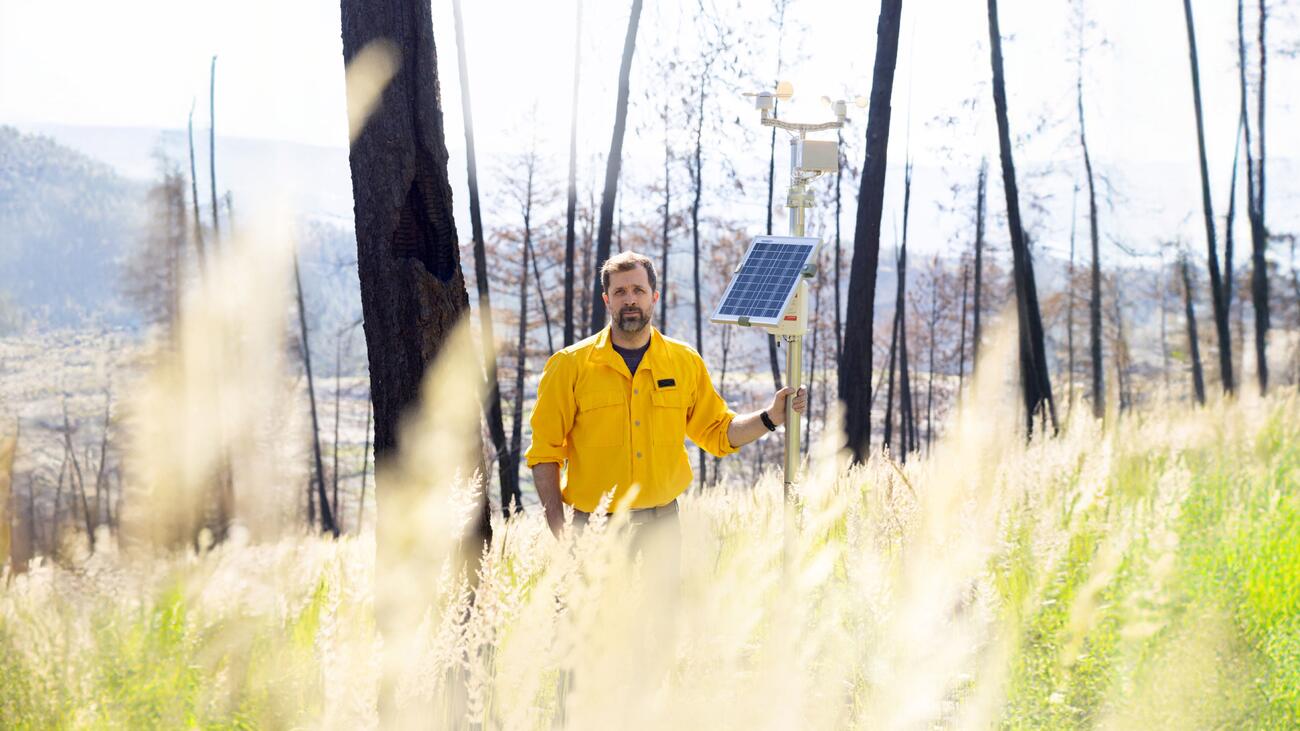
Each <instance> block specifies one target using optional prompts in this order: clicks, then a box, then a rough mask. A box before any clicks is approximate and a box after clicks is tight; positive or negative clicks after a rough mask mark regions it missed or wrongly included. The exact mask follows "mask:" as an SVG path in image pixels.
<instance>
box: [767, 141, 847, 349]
mask: <svg viewBox="0 0 1300 731" xmlns="http://www.w3.org/2000/svg"><path fill="white" fill-rule="evenodd" d="M773 131H774V132H775V131H776V130H775V129H773ZM843 148H844V130H843V128H840V129H836V130H835V150H836V152H835V154H836V155H838V156H839V164H838V165H836V166H835V367H836V368H839V367H840V364H841V361H842V360H843V359H844V322H843V320H842V318H841V312H842V310H843V307H842V306H841V304H840V289H841V287H840V269H842V268H843V267H842V266H841V265H840V211H841V208H842V206H841V204H840V178H841V177H842V175H843V172H844V163H845V162H846V160H845V159H844V153H843V152H842V150H843ZM771 209H772V206H771V205H770V204H769V205H768V210H769V211H770V210H771ZM768 215H771V214H770V213H769V214H768Z"/></svg>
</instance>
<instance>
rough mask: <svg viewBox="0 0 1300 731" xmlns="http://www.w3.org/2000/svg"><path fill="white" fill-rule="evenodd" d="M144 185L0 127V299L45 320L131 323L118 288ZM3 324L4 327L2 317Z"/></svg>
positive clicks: (32, 317) (56, 322) (40, 140)
mask: <svg viewBox="0 0 1300 731" xmlns="http://www.w3.org/2000/svg"><path fill="white" fill-rule="evenodd" d="M143 196H144V186H143V185H141V184H140V183H136V182H132V181H129V180H127V179H126V178H124V177H122V176H121V175H119V174H118V173H117V172H115V171H114V170H113V169H112V168H111V167H109V166H108V165H105V164H103V163H101V162H97V161H95V160H93V159H91V158H90V157H88V156H86V155H84V154H82V153H79V152H76V151H73V150H71V149H68V148H67V147H64V146H62V145H59V144H57V143H56V142H54V141H53V140H51V139H49V138H48V137H42V136H37V135H28V134H23V133H21V132H19V131H18V130H16V129H14V128H13V127H5V126H0V303H4V306H5V307H6V308H7V309H8V310H9V311H10V315H9V317H8V318H5V319H9V320H11V321H12V320H13V319H15V318H14V317H13V313H14V311H17V312H18V313H19V316H20V318H21V319H22V320H26V321H35V322H38V323H41V324H44V325H50V326H69V325H79V324H85V323H88V322H100V323H102V324H129V323H130V322H132V321H133V318H132V315H131V312H130V310H129V308H128V307H127V306H126V304H125V302H124V300H123V298H122V296H121V294H120V293H119V287H118V271H119V267H120V265H121V262H122V258H123V253H124V251H125V249H124V248H123V245H124V244H125V243H126V242H129V241H132V240H134V239H135V238H136V237H137V236H138V235H139V231H140V227H141V223H142V220H143V207H142V201H143ZM11 324H12V323H11Z"/></svg>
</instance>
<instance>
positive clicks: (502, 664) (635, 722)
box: [0, 331, 1300, 729]
mask: <svg viewBox="0 0 1300 731" xmlns="http://www.w3.org/2000/svg"><path fill="white" fill-rule="evenodd" d="M1011 334H1012V333H1010V332H1005V333H1002V334H999V335H997V336H995V337H994V338H992V339H990V340H989V341H988V342H987V343H986V346H987V347H985V348H982V355H983V357H984V361H983V362H982V363H981V367H980V369H979V370H978V371H977V372H978V373H979V376H978V378H977V381H976V383H975V384H974V385H973V386H971V389H972V390H970V391H969V392H968V393H967V394H965V395H964V398H963V404H964V410H963V411H962V412H960V413H958V414H956V415H954V416H953V419H954V421H953V423H952V424H951V426H950V428H948V429H947V430H946V431H945V433H946V435H947V436H946V437H945V438H944V439H942V440H940V441H939V442H937V443H936V444H935V446H934V449H933V451H932V453H931V454H930V455H929V456H927V457H925V458H922V459H918V460H913V461H911V462H909V464H908V465H906V467H903V466H901V465H899V464H898V463H896V462H894V461H893V460H891V459H889V458H888V456H887V455H883V454H877V455H875V456H873V457H872V458H871V459H870V460H869V461H868V462H867V463H866V464H865V465H861V466H857V467H855V468H853V469H852V470H843V469H842V468H841V462H840V459H842V458H841V456H840V455H835V454H833V453H832V452H833V449H832V448H827V447H826V446H825V445H818V448H815V449H813V450H812V457H811V459H810V461H809V464H808V468H807V470H806V472H805V475H806V476H805V478H804V481H803V483H802V484H800V485H799V486H798V490H797V492H796V494H795V498H796V502H795V505H796V509H795V511H794V517H795V523H794V526H795V527H796V528H797V533H795V534H794V535H793V539H794V540H793V541H792V542H791V544H792V549H791V551H790V552H789V553H788V554H786V553H785V551H784V549H783V541H782V532H783V531H784V530H786V529H787V528H788V527H789V526H787V525H786V524H785V515H786V506H785V501H784V500H783V497H782V485H781V482H780V479H781V478H780V475H779V474H777V473H776V472H772V471H769V472H768V473H767V474H765V475H764V476H763V477H762V478H761V479H760V480H759V481H758V483H757V484H744V483H740V482H736V481H732V482H727V483H724V484H722V485H720V486H718V487H717V488H716V489H710V490H708V491H698V492H691V493H688V494H687V495H685V496H684V497H683V498H682V509H681V520H680V523H681V543H680V548H681V550H680V556H681V563H680V574H679V575H680V579H681V580H680V586H674V585H673V583H672V582H665V580H664V575H665V574H664V568H665V566H669V565H671V559H670V557H669V556H668V555H666V554H665V553H658V552H656V551H654V550H653V549H649V548H647V545H648V543H647V541H648V539H647V538H646V536H645V535H644V533H639V532H638V530H637V528H636V526H632V525H629V520H628V518H627V516H626V515H625V514H619V513H617V512H616V513H614V514H612V515H610V516H605V515H602V514H600V513H601V512H602V511H604V510H606V509H608V508H609V507H610V505H609V498H608V497H607V499H606V501H605V502H604V504H603V505H602V509H601V511H598V513H597V514H596V515H593V516H592V519H591V521H590V522H589V524H588V525H587V526H586V528H585V529H582V530H577V529H576V528H574V529H571V530H569V531H568V532H567V533H566V534H565V535H564V536H563V537H562V539H560V540H556V539H555V538H553V537H552V535H551V533H550V531H549V530H548V529H547V528H546V525H545V523H544V522H543V520H542V517H541V516H540V515H537V514H525V515H522V516H514V517H511V518H510V519H509V520H503V519H501V518H500V517H498V518H496V521H497V522H496V525H495V529H494V531H493V542H492V544H491V545H490V546H488V547H487V548H486V550H485V551H484V553H483V554H482V556H481V562H480V563H479V566H478V569H477V572H476V574H475V576H473V577H470V576H467V575H466V574H465V573H464V570H463V565H464V564H463V563H462V562H461V561H460V560H458V557H457V550H458V547H459V545H460V543H459V540H458V536H459V535H460V533H461V532H462V531H463V530H464V526H465V523H466V522H467V518H468V516H469V515H470V514H472V512H473V510H475V509H476V508H475V507H474V506H476V505H477V500H478V498H477V496H476V495H475V494H474V491H475V490H476V489H481V488H479V487H478V481H477V479H476V477H475V476H474V475H472V473H471V472H470V470H471V469H472V466H473V465H474V463H475V462H476V460H475V459H474V455H473V454H472V451H473V434H474V429H477V428H478V423H479V422H478V420H479V411H478V409H479V407H478V404H479V400H478V398H479V394H478V392H477V390H476V389H477V388H478V384H479V383H480V382H481V374H480V373H479V371H478V370H477V365H476V364H475V362H474V355H475V352H476V351H475V350H474V349H473V348H472V347H471V346H470V345H469V344H468V343H466V342H465V341H464V339H463V338H464V333H463V331H458V332H457V334H456V337H455V338H454V339H453V340H452V341H450V342H449V343H448V345H447V348H446V350H445V357H444V358H443V359H441V360H440V361H439V362H438V363H437V364H436V365H435V367H434V368H432V369H431V371H430V373H429V375H428V380H427V382H426V385H425V390H424V395H425V397H424V400H423V402H422V403H423V406H422V407H421V408H420V409H419V410H418V411H417V412H415V413H413V414H412V416H411V418H410V419H409V420H408V421H407V423H406V426H405V429H404V430H403V432H402V436H401V440H400V447H401V450H400V452H399V454H398V456H396V457H394V458H393V460H392V461H390V462H388V463H386V464H385V465H382V466H381V469H382V470H383V474H382V477H381V479H382V480H383V487H382V488H381V494H380V502H381V505H382V507H381V511H380V522H379V525H378V531H379V532H378V535H377V538H378V540H379V541H381V542H383V550H382V551H381V552H379V554H378V555H379V556H380V557H381V558H383V557H394V559H393V560H391V561H381V562H380V563H379V564H376V562H375V555H376V554H375V547H376V546H375V544H373V543H371V542H370V540H369V537H368V536H364V535H363V536H361V537H356V538H352V537H349V538H344V539H342V540H340V541H333V540H328V539H323V538H321V537H318V536H310V535H302V534H298V535H290V536H287V537H285V538H283V539H281V540H279V541H273V542H260V543H254V542H246V541H242V540H232V541H227V542H225V543H223V544H220V545H218V546H216V547H215V548H214V549H213V550H211V551H209V552H206V553H203V554H201V555H197V556H196V555H193V554H189V555H181V554H178V553H167V554H149V553H146V552H121V553H118V554H110V553H107V552H106V553H105V554H98V553H97V554H96V557H95V559H94V560H93V561H92V562H90V563H87V564H84V565H80V566H75V567H56V566H51V565H48V564H45V565H37V566H35V567H34V568H33V570H32V572H31V573H30V574H28V575H23V576H17V577H15V578H14V580H13V582H12V585H11V587H10V588H9V589H8V590H6V591H4V592H0V727H4V728H9V727H23V726H29V727H74V728H75V727H102V726H126V727H136V726H148V725H172V726H181V725H200V726H203V725H227V726H234V725H248V726H267V727H284V726H299V727H321V728H371V727H374V726H375V725H376V724H377V723H378V722H379V719H378V715H377V712H376V709H377V706H378V698H379V696H380V689H381V687H382V683H383V681H382V677H383V676H384V674H385V673H397V674H398V675H399V678H400V682H398V683H397V689H396V697H397V699H398V702H399V703H398V710H399V718H398V719H397V720H398V723H399V725H400V724H403V723H404V724H405V725H410V726H418V727H430V726H433V727H445V728H520V727H526V728H536V727H571V728H589V727H596V726H604V725H617V726H618V727H619V728H629V729H639V728H665V727H669V728H675V727H688V728H697V727H707V728H721V729H728V728H735V729H741V728H744V729H748V728H756V727H757V728H770V727H780V728H788V727H798V728H851V729H866V728H898V727H944V728H971V729H975V728H988V727H990V726H995V725H996V726H1005V727H1012V728H1067V727H1080V726H1085V727H1100V728H1133V727H1150V728H1199V727H1228V728H1278V729H1283V728H1295V727H1296V726H1297V724H1300V690H1297V689H1300V663H1298V662H1297V661H1296V658H1297V657H1300V621H1298V620H1297V619H1296V618H1297V617H1300V398H1297V396H1295V395H1294V394H1292V395H1283V394H1274V395H1272V396H1270V397H1268V398H1257V397H1251V396H1249V395H1246V394H1243V395H1242V396H1241V397H1240V398H1237V399H1230V400H1222V401H1219V402H1214V403H1211V404H1210V405H1208V406H1206V407H1201V408H1185V407H1179V408H1176V409H1168V410H1160V411H1151V412H1148V411H1140V410H1132V411H1128V412H1125V414H1124V416H1123V418H1121V419H1119V420H1116V421H1113V422H1109V423H1106V424H1104V425H1103V423H1102V422H1100V421H1096V420H1093V419H1091V417H1089V416H1087V415H1086V410H1082V409H1080V410H1076V413H1075V415H1074V417H1073V418H1074V421H1072V422H1071V423H1070V424H1068V425H1067V427H1066V429H1065V430H1064V431H1063V432H1062V436H1060V437H1057V438H1045V437H1036V438H1035V439H1034V441H1032V442H1028V443H1027V442H1026V441H1025V440H1024V439H1023V438H1021V437H1020V436H1017V435H1020V434H1023V432H1020V431H1019V429H1020V428H1021V423H1020V413H1019V408H1018V404H1019V396H1018V393H1017V392H1016V390H1015V387H1014V378H1015V365H1014V363H1015V361H1014V352H1015V351H1014V339H1013V338H1011V337H1009V335H1011ZM247 377H253V376H252V375H251V374H250V375H248V376H247ZM268 378H269V377H268ZM182 393H183V392H182ZM233 413H234V414H235V415H238V414H239V410H238V409H235V410H234V411H233ZM194 418H205V415H203V414H199V415H198V416H195V417H194ZM293 484H301V480H299V482H297V483H293ZM267 487H268V489H277V486H276V485H270V484H268V486H267ZM279 489H283V488H282V487H279ZM294 489H295V490H297V488H294ZM649 545H653V544H649ZM471 579H473V581H471ZM471 586H472V587H473V588H472V589H471ZM377 629H383V630H384V632H383V634H382V636H381V634H380V633H379V632H377Z"/></svg>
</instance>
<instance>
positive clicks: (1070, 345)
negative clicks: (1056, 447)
mask: <svg viewBox="0 0 1300 731" xmlns="http://www.w3.org/2000/svg"><path fill="white" fill-rule="evenodd" d="M1078 222H1079V183H1078V182H1077V181H1076V182H1075V184H1074V196H1073V197H1072V198H1071V199H1070V263H1069V265H1068V266H1067V267H1066V270H1065V353H1066V369H1065V370H1066V373H1067V374H1069V375H1068V376H1067V381H1066V391H1065V393H1066V400H1065V404H1066V405H1065V420H1066V421H1067V422H1068V421H1069V420H1070V414H1071V413H1073V412H1074V302H1075V295H1074V243H1075V238H1076V233H1077V229H1078Z"/></svg>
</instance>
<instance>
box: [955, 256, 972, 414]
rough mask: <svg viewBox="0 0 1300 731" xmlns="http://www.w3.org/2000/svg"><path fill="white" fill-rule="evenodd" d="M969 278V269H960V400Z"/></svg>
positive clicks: (958, 340)
mask: <svg viewBox="0 0 1300 731" xmlns="http://www.w3.org/2000/svg"><path fill="white" fill-rule="evenodd" d="M969 276H970V267H968V266H966V265H964V264H963V265H962V268H961V334H960V335H959V336H958V338H957V397H958V398H959V399H960V398H961V393H962V386H963V385H964V382H965V380H966V285H967V283H968V278H969Z"/></svg>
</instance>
